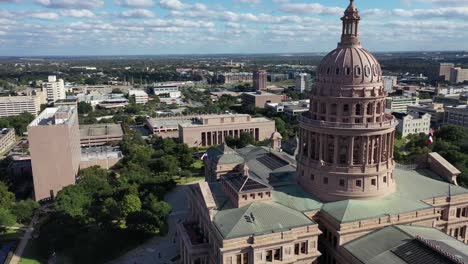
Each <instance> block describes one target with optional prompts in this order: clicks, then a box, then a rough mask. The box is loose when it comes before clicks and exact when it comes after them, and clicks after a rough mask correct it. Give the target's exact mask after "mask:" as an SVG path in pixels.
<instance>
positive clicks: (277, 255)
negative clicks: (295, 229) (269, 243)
mask: <svg viewBox="0 0 468 264" xmlns="http://www.w3.org/2000/svg"><path fill="white" fill-rule="evenodd" d="M274 258H275V260H281V249H280V248H277V249H275V255H274Z"/></svg>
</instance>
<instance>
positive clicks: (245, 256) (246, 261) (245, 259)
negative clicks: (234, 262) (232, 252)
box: [242, 253, 249, 264]
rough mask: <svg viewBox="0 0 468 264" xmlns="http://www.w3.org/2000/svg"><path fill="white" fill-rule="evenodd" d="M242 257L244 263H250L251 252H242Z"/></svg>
mask: <svg viewBox="0 0 468 264" xmlns="http://www.w3.org/2000/svg"><path fill="white" fill-rule="evenodd" d="M242 257H243V261H244V264H248V263H249V253H244V254H242Z"/></svg>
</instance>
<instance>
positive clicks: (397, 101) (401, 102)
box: [385, 96, 419, 113]
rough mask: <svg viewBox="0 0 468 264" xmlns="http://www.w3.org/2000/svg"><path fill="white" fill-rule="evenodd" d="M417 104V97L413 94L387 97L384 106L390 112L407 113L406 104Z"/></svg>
mask: <svg viewBox="0 0 468 264" xmlns="http://www.w3.org/2000/svg"><path fill="white" fill-rule="evenodd" d="M417 104H419V98H418V97H415V96H393V97H387V99H386V104H385V105H386V108H387V109H388V110H390V111H391V112H398V113H407V112H408V106H410V105H417Z"/></svg>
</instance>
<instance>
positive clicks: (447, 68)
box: [439, 63, 468, 84]
mask: <svg viewBox="0 0 468 264" xmlns="http://www.w3.org/2000/svg"><path fill="white" fill-rule="evenodd" d="M439 77H440V78H442V79H443V80H444V81H447V82H450V83H453V84H459V83H464V82H466V81H468V69H462V68H461V67H455V64H453V63H441V64H440V69H439Z"/></svg>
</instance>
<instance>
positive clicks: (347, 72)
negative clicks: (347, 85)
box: [346, 66, 351, 75]
mask: <svg viewBox="0 0 468 264" xmlns="http://www.w3.org/2000/svg"><path fill="white" fill-rule="evenodd" d="M350 74H351V68H349V67H348V66H346V75H350Z"/></svg>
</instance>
